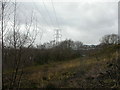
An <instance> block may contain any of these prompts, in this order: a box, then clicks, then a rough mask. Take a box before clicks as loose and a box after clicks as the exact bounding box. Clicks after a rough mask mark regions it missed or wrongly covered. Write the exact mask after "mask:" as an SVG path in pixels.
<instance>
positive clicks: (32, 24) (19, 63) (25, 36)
mask: <svg viewBox="0 0 120 90" xmlns="http://www.w3.org/2000/svg"><path fill="white" fill-rule="evenodd" d="M13 5H14V12H13V26H12V27H9V28H10V31H9V34H8V35H6V36H5V39H4V41H5V45H6V47H9V48H13V51H14V52H13V55H14V56H13V57H14V58H13V61H14V62H13V72H12V74H11V77H10V83H9V88H20V82H21V78H22V75H23V69H24V65H25V63H26V62H27V61H26V59H25V58H23V56H22V55H23V54H25V50H26V49H28V48H30V47H31V46H32V45H33V44H34V42H35V39H36V36H37V34H38V32H37V29H38V28H37V21H35V16H34V14H32V16H31V18H30V20H29V21H28V22H27V21H26V23H25V25H24V28H21V25H20V24H19V21H18V20H17V3H16V1H15V2H14V3H13ZM3 27H4V26H3ZM22 29H23V30H22ZM2 30H3V29H2ZM2 45H3V44H2ZM24 48H26V49H24ZM18 74H19V75H18Z"/></svg>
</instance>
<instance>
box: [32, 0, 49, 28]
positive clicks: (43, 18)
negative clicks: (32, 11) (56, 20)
mask: <svg viewBox="0 0 120 90" xmlns="http://www.w3.org/2000/svg"><path fill="white" fill-rule="evenodd" d="M33 4H34V6H35V8H36V10H37V11H38V12H39V14H40V15H41V17H42V20H43V21H44V22H45V23H46V25H47V26H49V23H48V22H47V20H46V19H45V17H44V15H43V14H42V12H41V11H40V10H39V9H38V7H37V5H36V4H35V3H34V2H33ZM40 7H41V6H40Z"/></svg>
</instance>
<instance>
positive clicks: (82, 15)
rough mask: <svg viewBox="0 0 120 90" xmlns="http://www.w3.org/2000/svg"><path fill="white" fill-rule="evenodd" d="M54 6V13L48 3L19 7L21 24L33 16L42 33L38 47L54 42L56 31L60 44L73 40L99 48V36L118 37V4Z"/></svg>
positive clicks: (57, 4) (27, 3)
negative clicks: (40, 44) (113, 35)
mask: <svg viewBox="0 0 120 90" xmlns="http://www.w3.org/2000/svg"><path fill="white" fill-rule="evenodd" d="M53 5H54V8H55V12H54V8H53V6H52V3H51V2H44V3H43V2H26V3H25V2H24V3H23V2H22V3H19V6H20V7H21V8H20V11H19V12H21V13H20V14H19V15H18V16H19V18H20V20H21V22H22V21H24V20H25V18H24V17H25V16H30V15H31V14H30V13H31V12H34V14H35V17H36V18H37V21H38V23H39V27H40V28H39V31H40V32H43V36H42V39H41V43H44V42H49V41H51V40H53V39H54V37H53V35H54V29H56V28H59V29H61V34H62V40H65V39H72V40H74V41H82V42H83V43H84V44H99V40H100V38H101V37H102V36H104V35H106V34H112V33H115V34H117V33H118V6H117V5H118V3H117V2H92V3H90V2H53ZM55 14H56V15H55ZM56 17H57V21H56ZM40 36H41V34H39V37H38V38H37V40H36V43H37V44H39V43H40Z"/></svg>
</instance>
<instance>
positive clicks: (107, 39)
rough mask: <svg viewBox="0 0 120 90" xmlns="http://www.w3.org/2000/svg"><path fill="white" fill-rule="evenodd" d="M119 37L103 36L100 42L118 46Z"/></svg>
mask: <svg viewBox="0 0 120 90" xmlns="http://www.w3.org/2000/svg"><path fill="white" fill-rule="evenodd" d="M119 39H120V38H119V36H118V35H117V34H111V35H105V36H103V37H102V39H101V40H100V42H101V44H106V45H108V44H118V42H119Z"/></svg>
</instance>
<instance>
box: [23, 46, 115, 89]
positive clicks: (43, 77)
mask: <svg viewBox="0 0 120 90" xmlns="http://www.w3.org/2000/svg"><path fill="white" fill-rule="evenodd" d="M115 57H116V54H115V49H114V48H111V47H109V48H108V49H104V50H102V51H98V52H96V53H94V54H91V56H89V57H82V58H77V59H74V60H70V61H63V62H53V63H49V64H45V65H37V66H32V67H28V68H25V70H24V72H25V74H24V75H23V78H22V83H21V86H22V87H24V88H26V87H28V88H40V87H48V88H52V87H88V88H89V87H107V86H108V87H114V84H111V83H113V82H114V80H112V79H110V78H105V79H104V80H103V82H106V83H110V85H109V84H108V85H105V86H102V84H101V83H100V82H98V79H100V78H98V77H100V73H104V72H105V71H106V70H107V69H108V67H107V66H108V63H109V62H112V61H113V60H114V59H115ZM105 75H106V74H105Z"/></svg>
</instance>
